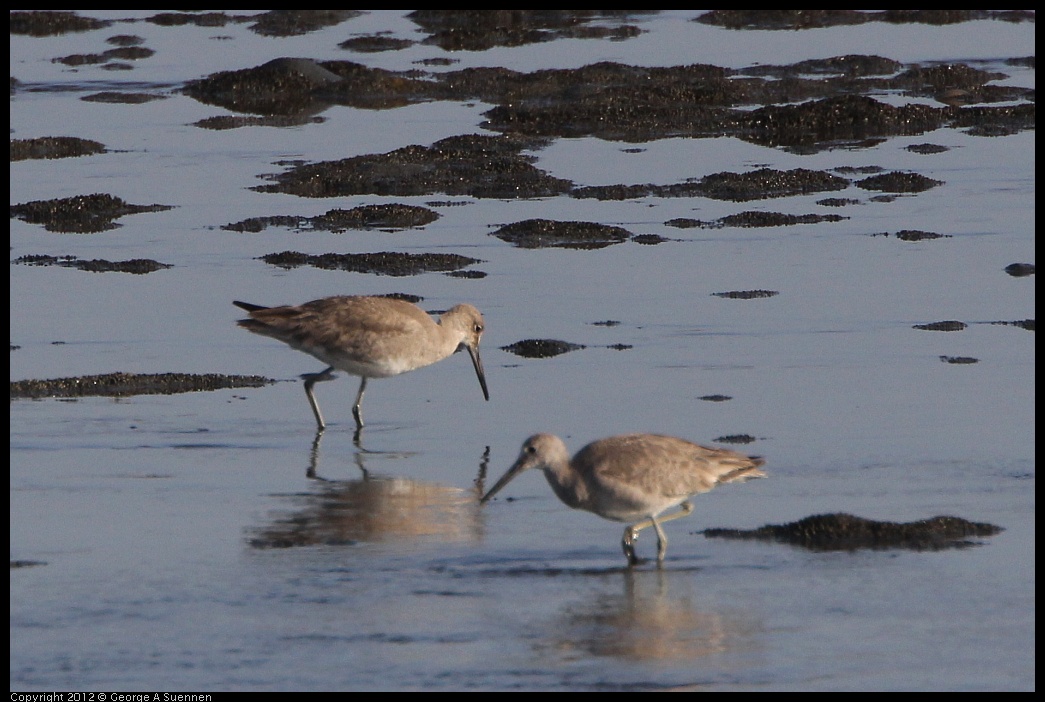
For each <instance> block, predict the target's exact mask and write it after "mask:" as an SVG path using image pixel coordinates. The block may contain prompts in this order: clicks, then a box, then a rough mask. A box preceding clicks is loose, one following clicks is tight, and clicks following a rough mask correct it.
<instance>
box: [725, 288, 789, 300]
mask: <svg viewBox="0 0 1045 702" xmlns="http://www.w3.org/2000/svg"><path fill="white" fill-rule="evenodd" d="M711 294H712V295H714V296H715V297H724V298H727V299H730V300H755V299H758V298H761V297H773V296H775V295H779V294H780V293H779V292H777V291H776V290H730V291H729V292H717V293H711Z"/></svg>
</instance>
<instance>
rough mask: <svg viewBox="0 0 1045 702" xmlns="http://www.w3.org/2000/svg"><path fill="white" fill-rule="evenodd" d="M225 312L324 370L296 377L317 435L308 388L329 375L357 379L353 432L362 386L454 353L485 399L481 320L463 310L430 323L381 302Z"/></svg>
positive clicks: (353, 300) (413, 311) (335, 301)
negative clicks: (242, 315) (462, 354)
mask: <svg viewBox="0 0 1045 702" xmlns="http://www.w3.org/2000/svg"><path fill="white" fill-rule="evenodd" d="M232 304H234V305H236V306H237V307H240V308H242V309H244V310H246V311H247V313H248V315H249V318H248V319H241V320H239V321H238V322H236V323H237V324H238V325H239V326H241V327H243V328H244V329H246V330H248V331H251V332H254V333H255V334H261V335H262V336H270V337H272V338H273V339H278V340H280V341H282V342H283V343H285V344H287V345H289V346H290V347H291V348H294V349H297V350H298V351H304V352H305V353H307V354H309V355H311V356H315V357H316V358H318V359H319V360H320V361H322V362H323V363H326V364H327V365H328V366H329V367H328V368H327V369H326V370H324V371H321V372H319V373H305V374H302V376H301V378H302V379H304V381H305V394H306V395H307V396H308V402H309V405H311V406H312V412H313V414H315V415H316V424H318V425H319V430H320V431H322V430H323V429H324V428H325V427H326V423H325V422H324V421H323V415H322V413H320V411H319V403H317V402H316V397H315V395H314V394H313V392H312V386H313V385H315V384H316V383H318V382H323V381H326V380H333V379H334V378H336V377H337V376H336V375H334V371H335V370H341V371H344V372H346V373H350V374H352V375H356V376H359V377H360V378H362V381H361V382H360V383H359V393H358V394H357V395H356V404H355V405H354V406H353V407H352V416H353V417H354V418H355V420H356V427H357V431H358V430H359V429H362V428H363V413H362V409H361V405H362V403H363V392H364V391H365V390H366V383H367V380H368V379H370V378H389V377H391V376H393V375H399V374H400V373H406V372H407V371H412V370H416V369H418V368H423V367H425V366H428V365H431V364H433V363H435V362H436V361H441V360H443V359H444V358H447V357H448V356H451V355H453V354H454V353H455V352H457V351H460V350H461V349H465V350H466V351H467V352H468V355H469V356H470V357H471V359H472V365H473V366H474V367H475V373H476V375H477V376H479V386H480V387H481V388H482V390H483V397H485V398H486V399H487V400H489V399H490V392H489V391H488V390H487V389H486V374H485V373H484V372H483V363H482V359H480V357H479V340H480V339H481V338H482V335H483V329H484V323H483V315H482V314H480V312H479V310H477V309H475V308H474V307H472V306H471V305H465V304H462V305H457V306H455V307H453V308H451V309H449V310H447V311H446V312H444V313H443V314H442V315H441V316H440V317H439V321H438V322H436V321H435V320H434V319H432V317H431V316H429V315H428V313H427V312H425V311H424V310H422V309H421V308H420V307H418V306H417V305H414V304H411V303H409V302H406V301H404V300H397V299H394V298H388V297H364V296H337V297H325V298H322V299H320V300H313V301H312V302H306V303H305V304H303V305H286V306H283V307H262V306H261V305H252V304H250V303H249V302H240V301H238V300H234V301H233V303H232Z"/></svg>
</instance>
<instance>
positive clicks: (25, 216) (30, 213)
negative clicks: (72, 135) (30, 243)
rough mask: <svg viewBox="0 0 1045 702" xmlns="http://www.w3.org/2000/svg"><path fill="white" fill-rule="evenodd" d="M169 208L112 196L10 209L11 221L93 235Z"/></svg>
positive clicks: (75, 199) (50, 202)
mask: <svg viewBox="0 0 1045 702" xmlns="http://www.w3.org/2000/svg"><path fill="white" fill-rule="evenodd" d="M169 209H172V208H171V207H170V206H169V205H132V204H130V203H128V202H124V201H123V200H121V199H120V198H118V197H115V196H113V195H106V194H103V193H101V194H99V193H96V194H94V195H79V196H76V197H65V198H59V199H56V200H34V201H32V202H26V203H22V204H20V205H11V217H12V218H18V219H21V220H22V221H25V222H29V223H30V224H42V225H44V229H46V230H47V231H51V232H65V233H76V234H90V233H94V232H103V231H107V230H109V229H115V228H116V227H118V226H120V225H119V224H117V223H116V222H114V221H113V220H115V219H119V218H120V217H123V216H125V215H131V214H139V213H141V212H160V211H163V210H169Z"/></svg>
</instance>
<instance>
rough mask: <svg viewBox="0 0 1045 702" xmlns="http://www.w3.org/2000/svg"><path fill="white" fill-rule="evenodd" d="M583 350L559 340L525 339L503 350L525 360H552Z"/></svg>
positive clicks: (580, 346) (576, 345)
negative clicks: (570, 352)
mask: <svg viewBox="0 0 1045 702" xmlns="http://www.w3.org/2000/svg"><path fill="white" fill-rule="evenodd" d="M583 348H584V346H583V345H582V344H571V343H570V342H568V341H559V340H558V339H524V340H522V341H516V342H515V343H514V344H509V345H508V346H502V347H501V350H502V351H508V352H510V353H514V354H515V355H516V356H522V357H523V358H551V357H552V356H558V355H559V354H563V353H567V352H569V351H576V350H577V349H583Z"/></svg>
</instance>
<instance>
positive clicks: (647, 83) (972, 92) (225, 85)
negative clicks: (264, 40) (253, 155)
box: [183, 11, 1035, 153]
mask: <svg viewBox="0 0 1045 702" xmlns="http://www.w3.org/2000/svg"><path fill="white" fill-rule="evenodd" d="M503 12H527V11H499V12H483V13H481V16H482V19H477V20H472V23H471V24H469V25H463V26H461V25H453V24H452V22H453V20H450V22H446V21H445V20H446V18H447V17H448V16H446V15H444V16H442V18H441V20H440V22H441V23H443V24H444V26H452V27H453V28H452V29H439V30H438V32H437V33H438V35H439V36H442V37H448V36H450V35H449V34H447V32H452V34H453V36H454V37H455V40H463V39H464V37H466V36H472V37H477V36H478V35H479V34H481V33H482V31H483V27H484V24H485V22H486V20H487V19H490V18H493V17H494V16H496V15H498V14H500V13H503ZM487 15H489V16H490V17H487ZM512 31H514V29H513V28H508V27H502V28H500V29H498V30H493V32H494V33H493V35H492V38H490V39H489V40H491V41H492V42H493V43H495V44H496V43H502V40H503V39H504V37H505V36H506V35H505V32H508V33H511V32H512ZM433 36H436V35H433ZM534 36H535V35H534V34H533V33H532V32H531V33H530V37H531V40H535V39H533V37H534ZM552 36H553V35H552V34H549V35H548V37H549V38H551V37H552ZM622 36H623V35H622ZM433 41H434V40H430V39H426V40H423V43H433ZM481 41H484V42H485V41H487V39H483V40H481ZM466 43H467V42H466ZM508 43H511V42H508ZM1004 77H1005V76H1004V75H1003V74H1001V73H989V72H986V71H981V70H979V69H976V68H973V67H970V66H966V65H964V64H946V65H935V66H928V67H926V66H921V65H918V64H911V65H903V64H900V63H898V62H896V61H891V60H889V59H884V58H882V57H878V56H836V57H832V58H827V59H820V60H814V61H802V62H799V63H797V64H793V65H790V66H752V67H749V68H742V69H731V68H722V67H718V66H711V65H704V64H690V65H679V66H667V67H641V66H630V65H625V64H619V63H613V62H601V63H595V64H590V65H587V66H581V67H579V68H571V69H550V70H539V71H533V72H530V73H521V72H518V71H513V70H510V69H506V68H491V67H477V68H465V69H461V70H456V71H445V72H425V71H423V70H421V69H411V70H409V71H402V72H396V71H389V70H385V69H380V68H370V67H367V66H364V65H361V64H358V63H354V62H351V61H313V60H311V59H305V58H279V59H274V60H273V61H270V62H268V63H265V64H263V65H261V66H257V67H255V68H246V69H241V70H237V71H222V72H218V73H215V74H213V75H210V76H207V77H204V78H201V79H198V80H194V81H190V82H188V83H187V84H186V85H185V86H184V88H183V90H184V92H185V93H186V94H188V95H190V96H191V97H193V98H195V99H197V100H199V101H200V102H204V103H206V104H211V105H215V106H219V107H224V108H226V109H229V110H232V111H234V112H239V113H252V114H256V115H270V116H271V115H295V114H296V115H303V114H315V113H317V112H319V111H322V110H325V109H326V108H327V107H329V106H331V105H347V106H352V107H358V108H362V109H390V108H394V107H401V106H404V105H408V104H415V103H419V102H431V101H451V102H469V101H481V102H485V103H490V104H492V105H494V107H492V108H491V109H490V110H488V111H487V112H485V113H484V116H485V117H486V118H487V119H486V121H485V122H484V123H483V125H482V126H483V127H484V128H486V129H489V130H492V131H496V132H500V133H502V134H504V135H516V136H517V137H527V138H534V137H540V138H576V137H583V136H593V137H597V138H601V139H607V140H613V141H625V142H632V143H635V142H645V141H651V140H655V139H667V138H676V137H691V138H715V137H721V136H732V137H736V138H739V139H744V140H747V141H750V142H752V143H756V144H760V145H764V146H771V147H780V148H785V149H789V150H793V151H797V152H801V153H809V152H813V151H818V150H822V149H830V148H854V147H855V148H859V147H868V146H873V145H875V144H878V143H881V141H883V140H884V139H886V138H889V137H892V136H900V135H917V134H923V133H927V132H931V131H934V130H936V129H940V128H945V127H965V128H968V133H970V134H972V135H984V136H988V135H995V134H1006V133H1013V132H1014V131H1020V130H1024V129H1033V128H1034V116H1035V111H1034V105H1033V104H1032V103H1033V99H1034V91H1033V90H1032V89H1026V88H1017V87H1008V86H1003V85H996V84H994V83H995V81H998V80H999V79H1001V78H1004ZM889 93H901V94H905V95H911V96H918V97H927V98H931V99H934V100H936V101H937V103H938V104H939V105H940V106H939V107H937V106H935V105H926V104H907V105H902V106H894V105H890V104H886V103H884V102H880V101H878V100H876V99H875V98H874V97H871V95H873V94H889ZM955 95H962V96H964V97H965V98H966V100H967V101H968V102H974V103H976V104H974V105H971V106H968V107H963V106H962V105H961V104H956V103H955V100H954V96H955ZM1020 101H1024V103H1025V104H1017V105H1005V106H994V105H991V104H990V103H998V102H1020ZM752 108H754V109H752Z"/></svg>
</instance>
